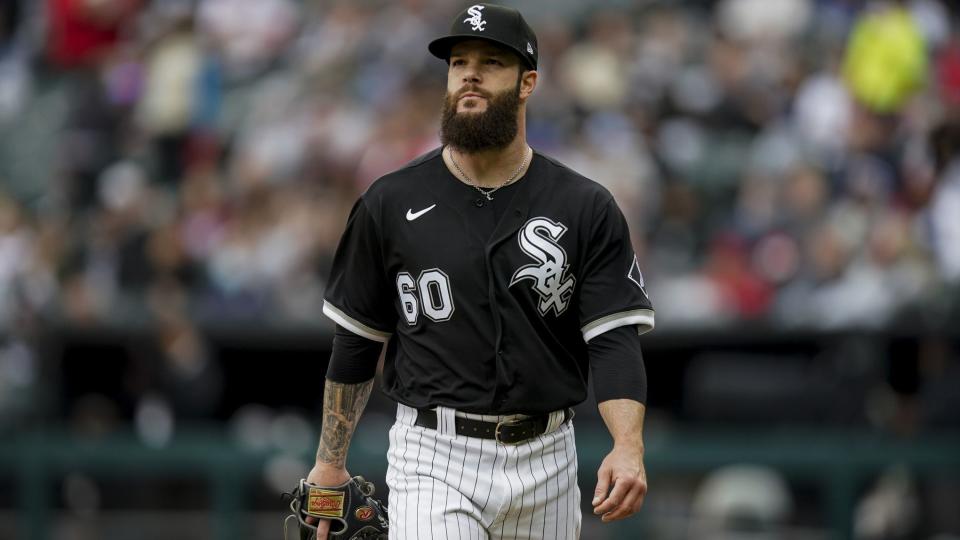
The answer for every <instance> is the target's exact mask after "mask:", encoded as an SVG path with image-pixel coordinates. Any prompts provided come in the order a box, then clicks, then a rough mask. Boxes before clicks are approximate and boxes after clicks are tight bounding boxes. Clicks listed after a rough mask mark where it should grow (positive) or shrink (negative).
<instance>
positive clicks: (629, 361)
mask: <svg viewBox="0 0 960 540" xmlns="http://www.w3.org/2000/svg"><path fill="white" fill-rule="evenodd" d="M587 351H588V354H589V356H590V374H591V375H592V377H593V392H594V394H595V395H596V397H597V403H600V402H602V401H608V400H611V399H632V400H634V401H639V402H640V403H646V401H647V371H646V368H645V367H644V365H643V354H642V353H641V351H640V335H639V334H638V333H637V327H636V326H634V325H629V326H621V327H619V328H614V329H613V330H609V331H607V332H604V333H602V334H600V335H599V336H597V337H595V338H593V339H591V340H590V343H588V344H587Z"/></svg>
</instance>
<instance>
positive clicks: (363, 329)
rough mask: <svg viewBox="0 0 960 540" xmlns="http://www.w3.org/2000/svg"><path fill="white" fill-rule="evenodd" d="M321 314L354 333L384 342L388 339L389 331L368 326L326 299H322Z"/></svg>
mask: <svg viewBox="0 0 960 540" xmlns="http://www.w3.org/2000/svg"><path fill="white" fill-rule="evenodd" d="M323 314H324V315H326V316H327V317H330V319H332V320H333V322H335V323H337V324H339V325H340V326H342V327H344V328H346V329H347V330H349V331H351V332H353V333H354V334H357V335H358V336H361V337H365V338H367V339H372V340H373V341H379V342H380V343H386V342H387V340H389V339H390V336H391V334H390V332H383V331H381V330H377V329H375V328H370V327H369V326H367V325H365V324H363V323H362V322H360V321H358V320H356V319H354V318H353V317H351V316H349V315H347V314H346V313H344V312H343V310H341V309H340V308H338V307H337V306H334V305H333V304H331V303H330V302H329V301H327V300H324V301H323Z"/></svg>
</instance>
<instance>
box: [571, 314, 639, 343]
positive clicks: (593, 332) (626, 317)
mask: <svg viewBox="0 0 960 540" xmlns="http://www.w3.org/2000/svg"><path fill="white" fill-rule="evenodd" d="M631 324H635V325H637V333H638V334H646V333H647V332H649V331H651V330H653V325H654V319H653V310H652V309H634V310H630V311H621V312H619V313H613V314H611V315H607V316H606V317H600V318H599V319H597V320H595V321H593V322H590V323H588V324H586V325H584V326H583V328H581V329H580V332H582V333H583V341H586V342H588V343H589V342H590V340H591V339H593V338H595V337H597V336H599V335H600V334H602V333H604V332H609V331H610V330H613V329H614V328H619V327H621V326H627V325H631Z"/></svg>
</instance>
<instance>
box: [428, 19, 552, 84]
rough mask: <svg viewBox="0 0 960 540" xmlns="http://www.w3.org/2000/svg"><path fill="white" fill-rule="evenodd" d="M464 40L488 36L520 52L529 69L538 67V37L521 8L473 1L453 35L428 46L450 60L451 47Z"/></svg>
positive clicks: (458, 20)
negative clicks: (522, 13)
mask: <svg viewBox="0 0 960 540" xmlns="http://www.w3.org/2000/svg"><path fill="white" fill-rule="evenodd" d="M465 39H485V40H487V41H492V42H494V43H497V44H499V45H503V46H504V47H506V48H508V49H510V50H511V51H513V52H515V53H517V54H518V55H519V56H520V58H521V59H522V60H523V63H525V64H526V65H527V66H528V67H529V68H530V69H534V70H535V69H537V54H538V52H539V51H538V50H537V36H536V34H534V33H533V29H532V28H530V25H529V24H527V21H525V20H523V15H521V14H520V12H519V11H517V10H515V9H513V8H508V7H506V6H498V5H496V4H474V5H472V6H470V7H468V8H467V9H465V10H463V11H462V12H460V14H459V15H457V17H456V18H455V19H454V20H453V24H452V25H451V26H450V34H449V35H446V36H444V37H441V38H437V39H435V40H433V41H431V42H430V45H428V46H427V48H428V49H430V53H431V54H433V55H434V56H436V57H437V58H440V59H443V60H446V61H448V62H449V61H450V49H452V48H453V46H454V45H455V44H456V43H457V42H460V41H463V40H465Z"/></svg>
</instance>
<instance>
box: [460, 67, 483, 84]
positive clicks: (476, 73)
mask: <svg viewBox="0 0 960 540" xmlns="http://www.w3.org/2000/svg"><path fill="white" fill-rule="evenodd" d="M463 82H465V83H478V82H480V70H479V69H477V67H476V66H475V65H472V64H471V65H469V66H467V69H465V70H463Z"/></svg>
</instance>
